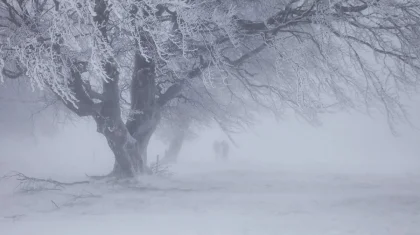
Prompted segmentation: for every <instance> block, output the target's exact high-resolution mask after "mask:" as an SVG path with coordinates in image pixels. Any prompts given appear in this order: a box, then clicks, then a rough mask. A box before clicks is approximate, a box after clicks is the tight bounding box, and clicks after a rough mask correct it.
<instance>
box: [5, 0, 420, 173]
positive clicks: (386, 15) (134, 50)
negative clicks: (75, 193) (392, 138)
mask: <svg viewBox="0 0 420 235" xmlns="http://www.w3.org/2000/svg"><path fill="white" fill-rule="evenodd" d="M0 2H1V5H0V35H1V37H2V41H1V48H2V49H1V58H2V59H1V63H0V65H1V67H2V77H1V78H2V79H4V78H5V77H8V78H19V77H27V78H29V79H30V81H32V84H33V86H39V87H40V88H44V87H48V88H49V89H51V90H52V91H53V92H54V93H55V94H56V95H57V96H58V97H60V99H61V100H62V101H63V103H64V104H65V105H66V106H67V107H68V108H69V109H70V110H72V111H73V112H74V113H76V114H77V115H79V116H81V117H82V116H90V117H92V118H93V119H94V120H95V122H96V124H97V127H98V128H97V129H98V132H100V133H102V134H103V135H104V136H105V137H106V139H107V141H108V144H109V146H110V148H111V150H112V151H113V153H114V155H115V160H116V161H115V166H114V170H113V172H112V175H115V176H121V177H131V176H134V175H136V174H138V173H142V172H145V171H146V162H147V157H146V156H147V155H146V149H147V148H146V147H147V145H148V142H149V140H150V137H151V135H152V134H153V133H154V131H155V130H156V128H157V126H158V124H159V122H160V120H161V117H162V112H163V110H164V109H165V107H168V106H171V103H173V102H185V104H188V106H194V107H198V108H199V110H205V112H203V114H205V115H211V117H212V118H213V119H214V120H216V121H217V122H218V123H219V124H220V125H221V126H223V128H228V127H227V125H226V124H225V123H223V121H224V120H236V121H237V122H239V123H241V122H243V121H247V120H248V119H246V118H245V119H241V117H244V116H246V115H242V114H249V113H250V112H251V111H250V109H251V108H250V106H249V105H248V104H250V103H252V104H253V105H257V106H258V107H262V108H264V109H266V110H270V111H272V112H274V113H275V114H282V113H283V112H284V111H285V110H288V109H290V110H293V111H295V112H296V113H297V114H298V115H300V116H301V117H304V118H305V119H306V120H308V121H311V122H314V121H316V120H317V114H319V113H320V112H325V111H327V110H328V109H329V108H331V107H333V108H334V107H350V108H359V107H376V108H379V109H382V110H384V111H386V115H387V116H388V120H389V121H390V123H393V122H395V121H397V120H399V119H401V118H405V115H406V113H405V110H404V108H403V106H402V104H401V103H400V102H399V98H398V95H399V94H401V91H404V92H406V91H407V90H411V89H412V88H415V87H416V86H417V79H416V77H418V76H417V75H418V73H419V68H420V67H419V66H420V64H419V60H418V56H419V49H418V48H419V47H418V46H419V41H420V40H419V23H420V4H419V3H418V2H417V1H415V0H381V1H369V2H368V1H362V0H335V1H332V0H331V1H325V0H265V1H249V0H242V1H240V0H226V1H220V0H31V1H25V0H0ZM371 58H375V59H376V60H371ZM178 107H182V106H178ZM231 109H234V110H235V112H237V113H236V115H235V117H231V116H230V114H232V112H230V110H231ZM224 111H227V112H225V113H226V114H227V115H221V114H223V113H224ZM238 117H239V118H238ZM242 124H243V123H242Z"/></svg>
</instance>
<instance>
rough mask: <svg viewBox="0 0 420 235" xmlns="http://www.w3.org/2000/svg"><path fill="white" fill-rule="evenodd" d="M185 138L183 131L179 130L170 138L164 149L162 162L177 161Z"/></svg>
mask: <svg viewBox="0 0 420 235" xmlns="http://www.w3.org/2000/svg"><path fill="white" fill-rule="evenodd" d="M184 139H185V131H184V130H179V131H177V133H176V134H175V135H174V137H173V138H172V140H171V142H170V144H169V147H168V149H167V150H166V151H165V156H164V158H163V159H162V161H163V162H164V163H176V162H177V161H178V156H179V152H180V151H181V148H182V144H183V143H184Z"/></svg>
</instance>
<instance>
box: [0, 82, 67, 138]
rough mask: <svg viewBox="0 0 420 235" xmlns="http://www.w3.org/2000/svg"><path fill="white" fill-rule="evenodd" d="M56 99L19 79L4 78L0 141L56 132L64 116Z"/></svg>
mask: <svg viewBox="0 0 420 235" xmlns="http://www.w3.org/2000/svg"><path fill="white" fill-rule="evenodd" d="M63 108H64V107H63V106H62V105H61V102H60V100H58V99H56V98H55V97H54V96H51V94H50V95H48V93H47V94H45V93H42V92H40V91H38V90H36V91H33V90H32V89H31V87H30V86H29V84H28V83H27V82H25V81H20V80H7V81H5V82H4V84H3V86H0V130H1V132H0V145H1V143H2V142H3V140H8V141H11V140H12V141H20V140H22V139H32V141H35V142H36V140H37V137H39V136H44V137H45V136H49V137H52V136H54V135H55V134H57V132H58V123H59V122H60V121H63V120H64V116H65V115H64V114H65V112H63V111H64V110H63Z"/></svg>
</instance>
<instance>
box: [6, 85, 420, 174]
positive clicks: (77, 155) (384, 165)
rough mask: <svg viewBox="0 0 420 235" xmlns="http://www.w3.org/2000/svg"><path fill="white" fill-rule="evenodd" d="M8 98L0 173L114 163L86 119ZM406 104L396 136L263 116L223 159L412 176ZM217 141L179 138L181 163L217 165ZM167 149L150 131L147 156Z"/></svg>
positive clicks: (344, 120)
mask: <svg viewBox="0 0 420 235" xmlns="http://www.w3.org/2000/svg"><path fill="white" fill-rule="evenodd" d="M9 87H10V86H9ZM20 87H21V86H20ZM27 88H28V87H27ZM2 89H5V88H4V87H3V88H2ZM20 89H22V88H20ZM28 91H30V89H29V88H28V89H27V90H26V91H23V92H24V94H26V96H34V95H36V94H35V93H32V91H30V92H29V93H28ZM15 92H16V91H15ZM3 94H5V93H3ZM8 97H9V98H8V101H10V99H15V102H8V106H4V105H3V106H2V109H3V110H2V111H1V122H0V124H1V125H2V128H1V130H2V131H1V135H0V136H1V137H0V149H1V153H2V154H1V158H0V173H1V174H5V173H7V172H9V171H12V170H16V171H21V172H25V173H26V174H30V175H34V176H38V177H53V178H58V179H60V178H63V177H65V178H66V177H73V178H74V177H80V178H82V177H84V176H85V174H88V175H97V174H105V173H107V172H109V171H110V170H111V169H112V166H113V163H114V159H113V154H112V152H111V151H110V149H109V148H108V147H107V143H106V140H105V138H104V137H103V136H101V135H100V134H98V133H96V126H95V124H94V122H92V121H91V120H90V119H88V118H85V119H71V118H70V119H66V118H65V117H63V116H61V117H59V116H57V110H55V109H54V108H44V109H42V108H43V106H39V105H36V104H34V103H25V102H20V101H21V99H22V93H21V92H20V93H19V92H16V93H13V91H12V93H10V94H9V96H8ZM24 97H25V96H24ZM19 99H20V100H19ZM42 105H45V104H42ZM407 107H408V111H409V112H410V119H411V121H412V123H413V126H410V125H408V124H401V125H399V126H398V127H397V131H398V135H393V134H392V133H391V130H390V129H389V126H388V124H387V122H386V119H385V117H384V115H372V116H370V117H369V116H367V115H364V114H360V113H355V112H352V113H348V112H342V113H339V114H334V115H329V114H325V115H324V116H322V122H323V123H322V125H320V126H311V125H309V124H308V123H306V122H305V121H303V120H302V121H299V119H298V118H296V117H295V116H294V115H289V116H285V117H284V118H283V119H280V120H277V121H276V120H275V119H274V118H272V117H265V118H263V119H261V122H260V123H259V124H257V125H256V126H254V127H253V128H252V129H250V130H249V132H248V133H241V134H236V135H233V138H234V140H235V141H236V143H237V146H238V147H234V146H233V145H232V144H231V153H230V159H229V162H228V163H224V164H236V165H238V164H239V165H240V164H253V165H254V166H256V167H257V166H260V167H270V166H274V167H275V168H276V169H283V170H287V169H293V170H294V171H302V172H307V171H311V170H322V172H334V173H363V174H367V173H369V174H417V173H418V172H419V169H420V158H419V154H420V145H419V144H418V143H420V131H419V130H418V129H415V127H419V126H420V125H419V123H420V122H418V120H419V119H420V108H419V107H418V106H416V99H413V100H411V101H409V102H407ZM6 109H7V110H6ZM40 110H42V111H41V112H39V111H40ZM34 113H37V114H36V115H35V116H34ZM53 114H54V115H53ZM35 123H37V124H36V125H35ZM220 139H226V140H228V138H227V136H226V135H225V134H224V133H223V132H222V131H221V130H220V128H218V127H217V126H214V127H213V128H210V129H204V130H202V131H201V132H200V133H199V138H196V139H194V140H189V141H186V142H185V143H184V145H183V147H182V150H181V153H180V157H179V163H180V164H182V163H187V162H189V163H191V162H194V163H205V164H210V163H215V159H214V151H213V149H212V146H213V141H215V140H220ZM166 148H167V145H165V144H163V143H162V142H161V141H160V140H159V139H157V138H156V137H154V138H153V139H152V141H151V144H150V146H149V148H148V155H149V161H154V160H155V159H156V156H157V155H160V156H162V155H163V153H164V151H165V150H166Z"/></svg>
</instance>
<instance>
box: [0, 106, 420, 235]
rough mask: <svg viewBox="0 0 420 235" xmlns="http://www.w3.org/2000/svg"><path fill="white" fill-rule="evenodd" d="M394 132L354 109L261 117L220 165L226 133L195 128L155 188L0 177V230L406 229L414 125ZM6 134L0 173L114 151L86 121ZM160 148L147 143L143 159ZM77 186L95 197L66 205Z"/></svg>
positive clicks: (230, 232)
mask: <svg viewBox="0 0 420 235" xmlns="http://www.w3.org/2000/svg"><path fill="white" fill-rule="evenodd" d="M414 104H415V102H414V101H413V102H412V105H413V107H414V108H412V109H411V110H410V111H411V113H412V116H411V118H412V120H413V122H414V123H415V124H416V120H418V119H419V117H420V109H415V108H416V107H415V106H414ZM17 126H19V125H17ZM17 129H18V128H17ZM398 130H399V134H400V136H399V137H395V136H393V135H392V134H391V132H390V130H389V129H388V126H387V123H386V120H385V119H384V118H383V117H381V116H377V117H375V118H369V117H367V116H364V115H361V114H348V113H341V114H337V115H328V116H326V117H324V118H323V125H322V126H320V127H311V126H309V125H308V124H307V123H304V122H299V121H297V120H296V119H295V118H294V117H293V116H289V117H287V118H286V119H285V120H281V121H279V122H278V123H276V122H275V121H274V120H273V119H270V118H265V120H264V122H262V123H261V124H260V125H257V126H256V127H255V128H254V129H253V130H252V131H251V132H249V133H246V134H241V135H235V136H234V139H235V140H236V142H237V144H238V148H234V147H233V146H231V150H232V152H231V156H230V159H229V161H228V162H227V163H220V162H216V161H215V160H214V156H213V152H212V151H213V150H212V143H213V141H214V140H216V139H221V138H223V139H226V136H225V135H224V134H223V133H222V132H220V131H219V130H218V129H216V128H215V129H213V130H207V131H203V132H202V133H201V135H200V138H199V139H197V140H194V141H190V142H187V143H186V144H185V145H184V147H183V149H182V151H181V154H180V162H179V164H178V165H177V166H175V167H174V168H173V169H172V170H173V171H174V173H175V175H174V176H173V178H170V179H159V178H157V179H153V178H150V177H145V178H143V179H140V181H141V182H143V183H142V184H144V185H146V186H147V187H157V188H160V189H159V190H158V191H156V190H150V191H148V190H147V189H146V190H140V191H128V190H126V189H120V190H118V189H115V186H112V187H111V188H112V189H111V190H110V189H109V186H106V185H105V186H104V185H103V184H100V183H98V184H94V185H92V186H80V187H79V186H75V187H70V188H67V189H65V190H63V191H60V192H43V193H34V194H26V195H25V194H23V195H22V194H16V193H13V187H14V186H16V182H14V181H0V182H1V183H0V190H1V191H0V196H1V198H0V216H1V217H0V234H5V235H23V234H25V235H27V234H31V235H34V234H42V235H50V234H51V235H52V234H60V235H63V234H69V235H70V234H72V235H74V234H78V235H85V234H89V235H99V234H100V235H105V234H122V235H125V234H142V233H145V234H148V235H150V234H162V235H163V234H174V235H175V234H182V235H190V234H191V235H193V234H194V235H210V234H211V235H224V234H226V235H237V234H238V235H239V234H241V235H244V234H255V235H265V234H285V235H289V234H290V235H308V234H311V235H330V234H331V235H333V234H334V235H345V234H357V235H367V234H381V235H415V234H417V232H418V231H420V216H419V214H418V211H419V210H420V200H419V198H420V191H419V188H420V187H419V186H420V178H419V174H418V173H419V170H420V157H419V156H420V145H419V143H420V131H418V130H415V129H413V128H411V127H409V126H407V125H406V126H399V129H398ZM9 134H10V135H7V134H6V133H2V136H3V137H2V139H1V146H0V149H1V152H0V153H1V154H0V173H1V174H6V173H7V172H9V171H11V170H17V171H21V172H24V173H25V174H27V175H29V176H36V177H43V178H50V177H51V178H53V179H57V180H65V181H73V180H80V179H84V178H85V174H89V175H99V174H105V173H108V172H109V171H110V170H111V169H112V164H113V156H112V153H111V152H110V150H109V148H108V146H107V144H106V142H105V139H104V138H103V137H102V136H101V135H99V134H97V133H96V132H95V126H94V125H93V124H92V123H91V122H89V121H88V120H82V121H78V122H75V123H71V124H67V125H66V126H64V127H61V129H60V132H59V134H56V135H53V136H49V137H48V136H42V135H37V138H36V140H34V139H33V137H27V138H23V137H22V136H19V137H16V136H15V135H14V134H13V133H9ZM8 136H9V137H10V138H9V137H8ZM164 150H165V146H164V145H163V144H161V143H160V142H159V141H158V140H156V139H153V141H152V143H151V145H150V147H149V159H151V160H153V159H154V158H155V156H156V155H158V154H163V152H164ZM182 190H184V191H182ZM83 192H89V193H94V194H98V195H101V198H98V199H86V200H84V201H75V202H73V201H72V197H74V196H72V195H75V194H79V193H83ZM52 202H54V204H53V203H52ZM69 202H72V203H74V204H71V203H70V204H69ZM79 202H80V204H77V203H79ZM55 204H58V207H59V208H56V206H55ZM14 215H23V216H22V217H18V218H17V219H13V218H12V217H13V216H14ZM57 231H59V232H57Z"/></svg>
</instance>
